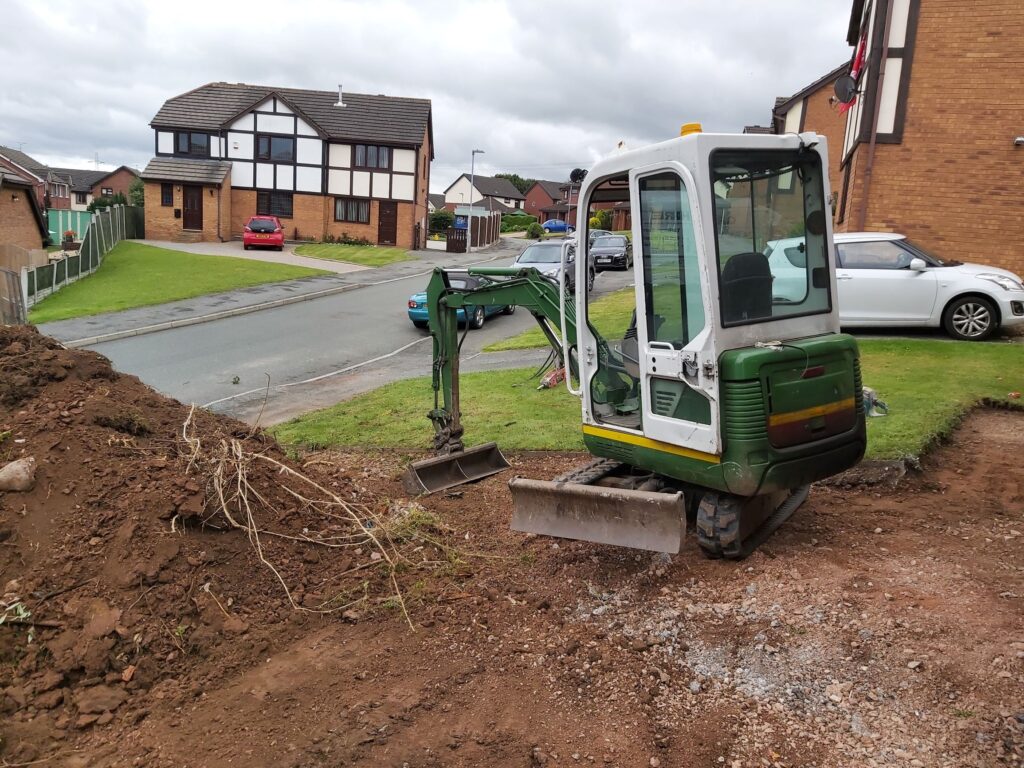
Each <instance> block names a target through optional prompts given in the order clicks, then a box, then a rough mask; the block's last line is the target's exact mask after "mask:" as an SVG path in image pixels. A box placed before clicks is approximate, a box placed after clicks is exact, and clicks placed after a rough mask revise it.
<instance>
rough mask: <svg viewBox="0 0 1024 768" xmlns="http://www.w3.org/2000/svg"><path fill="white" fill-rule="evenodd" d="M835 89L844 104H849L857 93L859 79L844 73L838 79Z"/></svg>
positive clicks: (837, 96)
mask: <svg viewBox="0 0 1024 768" xmlns="http://www.w3.org/2000/svg"><path fill="white" fill-rule="evenodd" d="M834 90H835V92H836V98H837V99H839V100H840V101H841V102H842V103H843V104H849V103H850V102H851V101H853V97H854V96H856V95H857V81H856V80H854V79H853V78H852V77H850V76H849V75H843V76H842V77H840V78H839V79H838V80H836V84H835V86H834Z"/></svg>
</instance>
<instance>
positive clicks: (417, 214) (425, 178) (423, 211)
mask: <svg viewBox="0 0 1024 768" xmlns="http://www.w3.org/2000/svg"><path fill="white" fill-rule="evenodd" d="M416 160H417V163H418V165H417V167H416V174H417V177H416V178H417V182H416V204H415V210H414V211H413V215H412V220H413V222H414V223H418V224H419V225H420V232H419V238H420V239H419V242H418V243H412V244H411V245H410V246H409V247H410V248H426V247H427V232H428V230H429V229H430V222H428V221H427V215H428V212H429V206H428V195H429V193H430V134H429V133H428V132H427V131H426V130H424V131H423V144H421V145H420V152H419V156H418V157H417V158H416ZM403 207H404V206H403V205H402V204H401V203H399V204H398V226H399V232H398V242H399V243H402V242H403V240H402V232H401V226H402V208H403ZM409 239H410V242H411V241H412V227H411V226H410V227H409Z"/></svg>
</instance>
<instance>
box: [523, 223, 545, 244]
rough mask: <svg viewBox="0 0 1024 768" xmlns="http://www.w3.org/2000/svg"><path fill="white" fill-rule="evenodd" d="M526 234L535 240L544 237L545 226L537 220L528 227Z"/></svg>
mask: <svg viewBox="0 0 1024 768" xmlns="http://www.w3.org/2000/svg"><path fill="white" fill-rule="evenodd" d="M526 236H527V237H529V238H532V239H533V240H540V239H541V238H542V237H544V227H542V226H541V225H540V224H539V223H538V222H536V221H535V222H533V223H532V224H531V225H530V226H529V227H527V229H526Z"/></svg>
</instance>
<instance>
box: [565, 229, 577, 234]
mask: <svg viewBox="0 0 1024 768" xmlns="http://www.w3.org/2000/svg"><path fill="white" fill-rule="evenodd" d="M565 231H566V232H568V233H569V234H570V235H571V234H572V233H573V232H575V231H576V227H566V228H565Z"/></svg>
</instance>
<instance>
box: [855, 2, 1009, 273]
mask: <svg viewBox="0 0 1024 768" xmlns="http://www.w3.org/2000/svg"><path fill="white" fill-rule="evenodd" d="M1021 40H1024V5H1022V4H1021V3H1020V0H927V2H922V3H921V4H920V16H919V21H918V26H917V39H916V44H915V48H914V54H913V56H914V58H913V67H912V71H911V79H910V89H909V94H908V101H907V113H906V122H905V124H904V131H903V142H902V143H901V144H898V145H890V144H878V145H876V148H875V161H874V169H873V172H872V179H871V185H870V191H869V199H867V201H866V206H867V207H866V210H865V220H864V228H865V229H866V230H876V231H878V230H882V231H896V232H902V233H904V234H906V235H907V236H909V237H911V238H912V239H914V240H916V241H917V242H919V243H920V244H921V245H922V246H924V247H925V248H926V249H929V250H932V251H934V252H935V253H936V254H937V255H939V256H942V257H947V258H956V259H960V260H963V261H976V262H980V263H984V264H991V265H995V266H1000V267H1003V268H1005V269H1011V270H1013V271H1015V272H1017V273H1018V274H1022V273H1024V247H1022V245H1021V243H1022V242H1024V216H1022V212H1024V183H1022V178H1024V147H1014V146H1013V139H1014V137H1015V136H1020V135H1022V134H1024V80H1022V79H1021V76H1020V73H1021V71H1022V69H1024V46H1022V44H1021ZM856 155H857V157H856V160H855V163H854V166H853V167H852V168H851V177H850V190H851V193H850V203H849V204H848V208H847V212H846V219H845V221H844V222H843V223H842V224H841V225H839V226H837V231H850V230H852V229H853V228H855V227H857V226H858V224H859V222H858V215H857V214H858V211H859V208H860V206H863V205H865V196H864V183H863V181H864V168H865V166H866V162H867V145H866V144H862V145H860V146H859V147H858V149H857V150H856Z"/></svg>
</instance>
